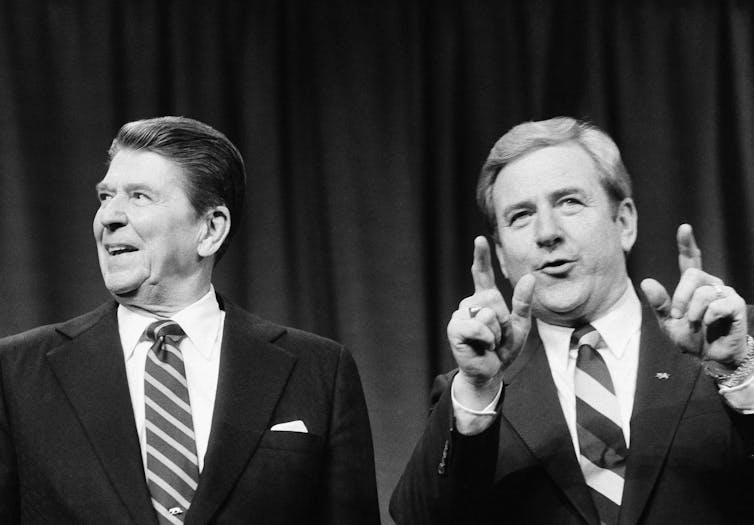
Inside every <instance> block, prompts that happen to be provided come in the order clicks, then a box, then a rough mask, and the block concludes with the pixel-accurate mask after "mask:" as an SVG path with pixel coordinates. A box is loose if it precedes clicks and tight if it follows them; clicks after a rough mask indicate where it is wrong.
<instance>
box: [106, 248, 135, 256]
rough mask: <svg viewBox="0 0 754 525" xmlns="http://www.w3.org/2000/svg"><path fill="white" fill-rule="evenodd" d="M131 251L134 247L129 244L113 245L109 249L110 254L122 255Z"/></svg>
mask: <svg viewBox="0 0 754 525" xmlns="http://www.w3.org/2000/svg"><path fill="white" fill-rule="evenodd" d="M131 251H134V249H133V248H131V247H129V246H111V247H109V248H108V249H107V253H109V254H110V255H120V254H121V253H126V252H131Z"/></svg>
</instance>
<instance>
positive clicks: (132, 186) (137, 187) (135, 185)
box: [94, 181, 156, 192]
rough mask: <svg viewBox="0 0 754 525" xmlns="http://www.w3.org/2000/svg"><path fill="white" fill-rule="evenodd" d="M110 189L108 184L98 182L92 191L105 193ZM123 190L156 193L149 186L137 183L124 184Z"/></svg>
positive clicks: (110, 186)
mask: <svg viewBox="0 0 754 525" xmlns="http://www.w3.org/2000/svg"><path fill="white" fill-rule="evenodd" d="M112 187H113V186H112V185H111V184H108V183H106V182H104V181H100V182H98V183H97V185H96V186H95V187H94V189H95V191H105V190H109V189H111V188H112ZM123 189H124V190H126V191H134V190H147V191H150V192H154V191H156V190H155V189H154V188H153V187H152V186H149V185H148V184H143V183H139V182H134V183H129V184H125V185H124V187H123Z"/></svg>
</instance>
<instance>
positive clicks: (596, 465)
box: [571, 325, 628, 525]
mask: <svg viewBox="0 0 754 525" xmlns="http://www.w3.org/2000/svg"><path fill="white" fill-rule="evenodd" d="M571 348H572V349H574V348H578V351H579V355H578V358H577V360H576V372H575V374H576V375H575V378H574V388H575V391H576V430H577V434H578V438H579V453H580V454H579V464H580V465H581V469H582V471H583V472H584V479H585V480H586V484H587V485H588V486H589V488H590V492H591V493H592V498H593V499H594V503H595V505H596V507H597V512H598V513H599V517H600V522H601V523H603V524H606V525H613V524H615V523H617V522H618V514H619V512H620V505H621V500H622V497H623V480H624V477H625V470H626V457H627V456H628V449H627V448H626V442H625V439H624V437H623V428H622V426H621V415H620V408H619V406H618V399H617V398H616V396H615V388H614V387H613V381H612V379H611V378H610V372H609V371H608V369H607V365H606V364H605V361H604V359H603V358H602V356H601V355H600V354H599V352H597V349H599V348H607V345H605V342H604V341H603V340H602V337H601V336H600V334H599V332H598V331H597V330H596V329H595V328H594V327H593V326H592V325H586V326H584V327H582V328H579V329H577V330H574V332H573V335H572V336H571Z"/></svg>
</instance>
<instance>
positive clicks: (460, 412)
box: [450, 377, 503, 436]
mask: <svg viewBox="0 0 754 525" xmlns="http://www.w3.org/2000/svg"><path fill="white" fill-rule="evenodd" d="M455 386H456V378H455V377H454V378H453V383H451V385H450V398H451V400H452V402H453V417H454V419H455V423H456V430H458V432H460V433H461V434H463V435H465V436H474V435H476V434H481V433H482V432H484V431H485V430H487V429H488V428H489V427H490V425H492V423H494V421H495V417H497V412H496V411H495V407H496V406H497V404H498V402H499V401H500V396H501V395H502V393H503V383H502V381H501V382H500V388H498V390H497V395H495V397H494V399H493V400H492V401H491V402H490V404H489V405H487V406H486V407H484V408H483V409H482V410H474V409H473V408H468V407H465V406H463V405H462V404H461V403H459V402H458V400H457V399H456V392H455Z"/></svg>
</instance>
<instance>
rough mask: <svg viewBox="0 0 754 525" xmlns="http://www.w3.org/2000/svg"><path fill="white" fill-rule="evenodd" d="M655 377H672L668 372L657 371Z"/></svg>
mask: <svg viewBox="0 0 754 525" xmlns="http://www.w3.org/2000/svg"><path fill="white" fill-rule="evenodd" d="M655 377H656V378H657V379H670V374H668V373H667V372H657V373H656V374H655Z"/></svg>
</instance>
